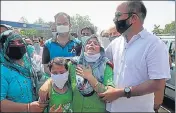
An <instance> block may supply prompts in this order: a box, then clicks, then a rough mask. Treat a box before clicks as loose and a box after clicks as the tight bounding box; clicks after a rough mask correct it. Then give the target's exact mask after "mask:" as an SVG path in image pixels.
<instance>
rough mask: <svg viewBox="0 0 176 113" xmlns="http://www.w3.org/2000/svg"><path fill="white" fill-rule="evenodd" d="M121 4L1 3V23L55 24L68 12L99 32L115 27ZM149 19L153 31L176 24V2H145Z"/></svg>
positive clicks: (65, 2) (102, 2)
mask: <svg viewBox="0 0 176 113" xmlns="http://www.w3.org/2000/svg"><path fill="white" fill-rule="evenodd" d="M119 3H120V1H1V19H2V20H8V21H19V19H20V17H22V16H24V17H26V18H27V20H28V21H29V22H30V23H33V22H34V21H35V20H37V19H38V18H39V17H41V18H43V19H44V20H45V21H54V15H55V14H56V13H58V12H61V11H62V12H66V13H68V14H69V15H70V16H73V15H75V14H76V13H77V14H80V15H89V17H90V19H91V22H92V23H93V24H94V25H96V26H97V27H98V30H99V31H100V30H103V29H108V28H109V27H111V26H113V25H114V24H113V21H112V20H113V17H114V12H115V10H116V7H117V5H118V4H119ZM144 4H145V5H146V7H147V11H148V12H147V17H146V20H145V23H144V27H145V28H146V29H147V30H149V31H152V30H153V26H154V24H157V25H161V28H164V25H165V24H167V23H170V22H171V21H174V20H175V2H173V1H144Z"/></svg>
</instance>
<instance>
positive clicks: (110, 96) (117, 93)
mask: <svg viewBox="0 0 176 113" xmlns="http://www.w3.org/2000/svg"><path fill="white" fill-rule="evenodd" d="M98 95H99V97H101V98H102V100H104V101H105V102H108V103H109V102H112V101H114V100H116V99H118V98H120V97H123V95H124V90H123V89H117V88H113V87H111V86H108V89H107V91H105V92H104V93H100V94H98Z"/></svg>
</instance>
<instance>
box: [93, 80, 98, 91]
mask: <svg viewBox="0 0 176 113" xmlns="http://www.w3.org/2000/svg"><path fill="white" fill-rule="evenodd" d="M97 85H98V81H97V83H96V84H95V85H94V87H93V88H94V89H95V87H97Z"/></svg>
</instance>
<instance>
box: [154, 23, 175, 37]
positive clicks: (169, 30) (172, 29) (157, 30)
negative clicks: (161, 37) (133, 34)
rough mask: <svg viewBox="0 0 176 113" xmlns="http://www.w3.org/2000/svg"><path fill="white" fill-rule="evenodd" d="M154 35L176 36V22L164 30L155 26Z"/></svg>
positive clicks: (166, 26) (167, 25)
mask: <svg viewBox="0 0 176 113" xmlns="http://www.w3.org/2000/svg"><path fill="white" fill-rule="evenodd" d="M153 33H155V34H171V35H172V34H175V33H176V29H175V21H172V22H171V23H169V24H166V25H165V28H164V29H161V28H160V25H158V26H157V25H154V29H153Z"/></svg>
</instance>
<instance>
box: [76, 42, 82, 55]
mask: <svg viewBox="0 0 176 113" xmlns="http://www.w3.org/2000/svg"><path fill="white" fill-rule="evenodd" d="M81 49H82V43H79V44H77V45H76V46H75V50H76V56H80V54H81Z"/></svg>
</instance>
